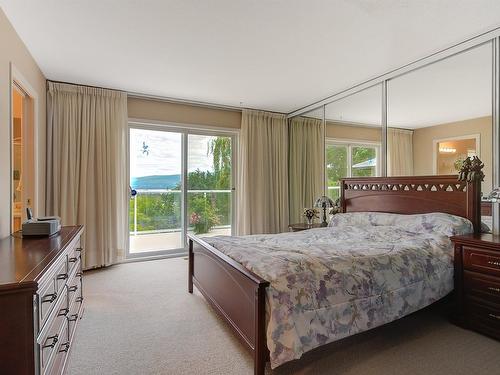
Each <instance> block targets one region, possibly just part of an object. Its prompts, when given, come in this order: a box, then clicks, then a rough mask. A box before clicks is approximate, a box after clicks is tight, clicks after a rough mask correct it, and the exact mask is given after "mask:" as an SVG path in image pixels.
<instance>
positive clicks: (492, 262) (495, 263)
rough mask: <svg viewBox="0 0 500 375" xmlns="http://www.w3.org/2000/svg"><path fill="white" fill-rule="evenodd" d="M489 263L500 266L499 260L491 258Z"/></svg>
mask: <svg viewBox="0 0 500 375" xmlns="http://www.w3.org/2000/svg"><path fill="white" fill-rule="evenodd" d="M488 264H490V265H492V266H497V267H500V262H499V261H495V260H489V261H488Z"/></svg>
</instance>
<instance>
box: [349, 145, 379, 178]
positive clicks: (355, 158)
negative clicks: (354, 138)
mask: <svg viewBox="0 0 500 375" xmlns="http://www.w3.org/2000/svg"><path fill="white" fill-rule="evenodd" d="M351 158H352V159H351V176H352V177H374V176H376V175H377V164H378V160H377V149H376V148H375V147H369V146H353V147H352V152H351Z"/></svg>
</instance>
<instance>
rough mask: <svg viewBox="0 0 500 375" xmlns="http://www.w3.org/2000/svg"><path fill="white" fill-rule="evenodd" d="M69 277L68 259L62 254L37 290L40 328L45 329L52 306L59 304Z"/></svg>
mask: <svg viewBox="0 0 500 375" xmlns="http://www.w3.org/2000/svg"><path fill="white" fill-rule="evenodd" d="M67 278H68V273H67V259H66V256H61V257H60V259H58V260H57V262H56V264H55V267H54V270H53V271H52V272H51V273H50V274H48V276H47V277H46V278H45V279H44V280H43V281H42V282H41V283H40V287H39V289H38V291H37V295H38V306H39V311H40V312H39V314H40V317H39V319H40V320H39V322H40V324H39V329H40V330H41V329H43V326H44V324H45V322H46V320H47V317H48V316H49V314H50V312H51V311H52V308H53V307H54V306H55V305H56V304H57V301H58V297H59V296H60V295H61V294H65V291H64V288H65V285H66V280H67Z"/></svg>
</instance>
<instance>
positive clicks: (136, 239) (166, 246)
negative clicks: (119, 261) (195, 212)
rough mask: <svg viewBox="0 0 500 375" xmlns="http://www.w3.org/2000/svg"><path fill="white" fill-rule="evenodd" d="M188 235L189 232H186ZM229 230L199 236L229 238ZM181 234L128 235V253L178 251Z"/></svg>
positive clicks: (177, 232) (217, 230) (212, 231)
mask: <svg viewBox="0 0 500 375" xmlns="http://www.w3.org/2000/svg"><path fill="white" fill-rule="evenodd" d="M188 233H189V232H188ZM229 235H231V228H230V227H227V228H214V229H212V230H211V231H210V232H209V233H204V234H200V236H201V237H212V236H229ZM182 242H183V241H182V232H181V231H180V230H179V231H176V232H163V233H144V234H141V233H140V232H139V233H138V234H136V235H134V234H133V233H130V253H131V254H138V253H147V252H150V251H161V250H170V249H179V248H182V247H183V244H182Z"/></svg>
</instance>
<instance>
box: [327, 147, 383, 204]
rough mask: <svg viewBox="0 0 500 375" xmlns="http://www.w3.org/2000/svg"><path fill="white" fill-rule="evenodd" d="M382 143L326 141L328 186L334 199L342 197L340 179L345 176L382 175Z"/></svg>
mask: <svg viewBox="0 0 500 375" xmlns="http://www.w3.org/2000/svg"><path fill="white" fill-rule="evenodd" d="M379 155H380V144H379V143H358V142H356V143H354V142H353V143H350V142H343V141H336V140H327V142H326V188H327V195H328V196H329V197H330V198H332V199H334V200H335V199H337V198H339V197H340V180H341V179H342V178H345V177H363V176H379V175H380V162H379Z"/></svg>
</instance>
